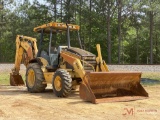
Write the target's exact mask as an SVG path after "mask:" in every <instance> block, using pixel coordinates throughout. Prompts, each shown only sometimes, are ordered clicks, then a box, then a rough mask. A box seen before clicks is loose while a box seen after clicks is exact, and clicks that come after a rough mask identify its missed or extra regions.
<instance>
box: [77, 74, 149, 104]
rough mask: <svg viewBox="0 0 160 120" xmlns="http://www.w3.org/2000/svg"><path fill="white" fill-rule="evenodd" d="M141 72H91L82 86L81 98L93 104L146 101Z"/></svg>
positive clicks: (146, 95) (146, 94)
mask: <svg viewBox="0 0 160 120" xmlns="http://www.w3.org/2000/svg"><path fill="white" fill-rule="evenodd" d="M140 78H141V72H90V73H86V74H85V77H84V79H83V82H82V83H81V85H80V97H81V98H82V99H84V100H86V101H90V102H92V103H101V102H118V101H131V100H138V99H145V98H147V97H148V93H147V92H146V91H145V89H144V88H143V87H142V86H141V84H140Z"/></svg>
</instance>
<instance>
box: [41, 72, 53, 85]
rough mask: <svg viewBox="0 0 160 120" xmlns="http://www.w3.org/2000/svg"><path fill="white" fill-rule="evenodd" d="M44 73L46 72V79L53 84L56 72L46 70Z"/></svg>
mask: <svg viewBox="0 0 160 120" xmlns="http://www.w3.org/2000/svg"><path fill="white" fill-rule="evenodd" d="M43 74H44V78H45V81H46V82H47V83H51V84H52V79H53V75H54V72H45V73H43Z"/></svg>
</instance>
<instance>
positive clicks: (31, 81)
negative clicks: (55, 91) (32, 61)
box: [27, 69, 35, 87]
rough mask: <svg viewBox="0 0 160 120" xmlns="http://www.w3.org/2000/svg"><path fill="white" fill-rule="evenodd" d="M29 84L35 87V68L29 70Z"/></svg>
mask: <svg viewBox="0 0 160 120" xmlns="http://www.w3.org/2000/svg"><path fill="white" fill-rule="evenodd" d="M27 80H28V86H29V87H33V86H34V83H35V73H34V70H33V69H29V70H28V79H27Z"/></svg>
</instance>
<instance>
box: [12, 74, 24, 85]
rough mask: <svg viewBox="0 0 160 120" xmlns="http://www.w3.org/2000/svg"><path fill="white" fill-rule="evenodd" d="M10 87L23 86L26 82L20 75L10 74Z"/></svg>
mask: <svg viewBox="0 0 160 120" xmlns="http://www.w3.org/2000/svg"><path fill="white" fill-rule="evenodd" d="M10 85H11V86H23V85H24V81H23V79H22V76H21V75H20V74H17V75H14V74H12V73H10Z"/></svg>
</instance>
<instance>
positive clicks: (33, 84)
mask: <svg viewBox="0 0 160 120" xmlns="http://www.w3.org/2000/svg"><path fill="white" fill-rule="evenodd" d="M44 80H45V79H44V75H43V71H42V70H41V67H40V65H39V64H38V63H31V64H29V65H28V67H27V71H26V86H27V89H28V91H29V92H31V93H39V92H43V91H44V90H45V88H46V86H47V85H46V84H42V82H44Z"/></svg>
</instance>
